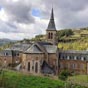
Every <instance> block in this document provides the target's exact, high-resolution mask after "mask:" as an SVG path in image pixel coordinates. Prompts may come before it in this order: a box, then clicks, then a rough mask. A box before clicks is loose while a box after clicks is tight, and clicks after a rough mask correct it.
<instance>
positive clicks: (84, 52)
mask: <svg viewBox="0 0 88 88" xmlns="http://www.w3.org/2000/svg"><path fill="white" fill-rule="evenodd" d="M60 52H61V53H72V54H75V53H76V54H88V51H86V50H82V51H81V50H63V51H60Z"/></svg>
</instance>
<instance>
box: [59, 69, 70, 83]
mask: <svg viewBox="0 0 88 88" xmlns="http://www.w3.org/2000/svg"><path fill="white" fill-rule="evenodd" d="M68 76H71V73H70V72H69V71H68V70H63V71H61V73H60V75H59V78H60V79H61V80H64V81H65V80H67V78H68Z"/></svg>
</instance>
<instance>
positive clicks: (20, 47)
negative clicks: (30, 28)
mask: <svg viewBox="0 0 88 88" xmlns="http://www.w3.org/2000/svg"><path fill="white" fill-rule="evenodd" d="M31 45H32V44H31V43H30V44H24V43H22V44H21V43H17V44H14V45H13V46H12V47H11V48H7V49H5V50H2V51H1V52H0V56H6V54H7V55H8V56H12V55H13V56H15V55H17V54H19V53H20V52H22V51H26V50H27V49H28V48H29V47H30V46H31Z"/></svg>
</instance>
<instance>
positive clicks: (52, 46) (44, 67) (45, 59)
mask: <svg viewBox="0 0 88 88" xmlns="http://www.w3.org/2000/svg"><path fill="white" fill-rule="evenodd" d="M56 32H57V31H56V27H55V22H54V14H53V9H52V11H51V17H50V21H49V24H48V27H47V29H46V40H47V41H46V42H45V41H44V42H41V41H40V42H35V43H34V44H33V45H32V46H31V47H29V48H28V49H27V50H26V51H25V52H23V57H22V68H23V71H25V72H29V73H32V74H57V73H58V57H57V54H56V53H57V45H56Z"/></svg>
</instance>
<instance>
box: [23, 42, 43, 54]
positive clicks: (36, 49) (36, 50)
mask: <svg viewBox="0 0 88 88" xmlns="http://www.w3.org/2000/svg"><path fill="white" fill-rule="evenodd" d="M25 53H43V52H42V50H41V49H40V48H39V47H38V46H37V45H35V44H33V45H32V46H31V47H30V48H28V49H27V50H26V51H25Z"/></svg>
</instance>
